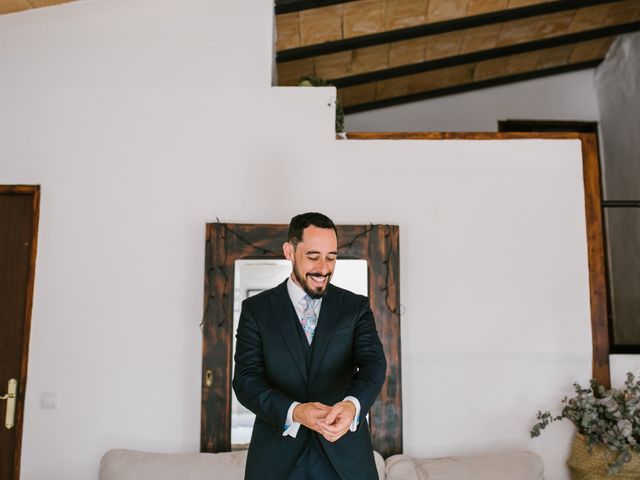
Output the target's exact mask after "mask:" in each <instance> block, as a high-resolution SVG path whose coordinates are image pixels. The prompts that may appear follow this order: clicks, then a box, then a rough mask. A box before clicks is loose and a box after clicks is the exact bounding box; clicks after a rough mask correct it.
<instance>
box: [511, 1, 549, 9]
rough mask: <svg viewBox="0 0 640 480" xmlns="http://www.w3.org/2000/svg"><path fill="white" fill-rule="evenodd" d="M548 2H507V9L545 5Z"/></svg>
mask: <svg viewBox="0 0 640 480" xmlns="http://www.w3.org/2000/svg"><path fill="white" fill-rule="evenodd" d="M548 1H549V0H509V8H518V7H526V6H528V5H537V4H539V3H546V2H548Z"/></svg>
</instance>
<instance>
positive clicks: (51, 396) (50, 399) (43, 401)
mask: <svg viewBox="0 0 640 480" xmlns="http://www.w3.org/2000/svg"><path fill="white" fill-rule="evenodd" d="M59 406H60V397H59V396H58V392H40V408H41V409H43V410H57V409H58V407H59Z"/></svg>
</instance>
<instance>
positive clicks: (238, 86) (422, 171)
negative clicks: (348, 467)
mask: <svg viewBox="0 0 640 480" xmlns="http://www.w3.org/2000/svg"><path fill="white" fill-rule="evenodd" d="M271 15H272V12H271V6H270V4H269V2H260V3H255V4H252V5H251V10H250V12H247V8H246V5H244V4H243V3H242V2H226V3H220V2H210V1H208V0H190V1H189V2H172V1H169V0H109V1H106V0H105V1H102V0H95V1H82V2H77V3H72V4H67V5H64V6H60V7H55V8H52V9H43V10H35V11H31V12H27V13H21V14H15V15H8V16H3V17H0V71H1V74H0V162H1V163H0V183H5V184H15V183H26V184H34V183H37V184H40V185H42V203H41V215H40V237H39V250H38V260H37V272H36V286H35V304H34V311H33V325H32V335H31V350H30V360H29V362H30V363H29V379H28V391H27V399H26V414H25V433H24V442H23V462H22V478H23V479H27V480H45V479H46V480H58V479H59V480H63V479H64V480H80V479H83V480H84V479H90V478H96V473H97V469H98V462H99V459H100V456H101V455H102V454H103V453H104V452H105V451H106V450H107V449H109V448H114V447H125V448H134V449H143V450H153V451H165V452H167V451H197V449H198V445H199V421H200V420H199V417H200V363H201V361H200V355H201V335H200V330H199V328H198V324H199V323H200V319H201V315H202V290H203V265H204V226H205V223H207V222H211V221H215V219H216V217H219V218H220V219H221V220H222V221H229V222H256V223H263V222H264V223H285V222H287V221H288V219H289V218H290V217H291V216H292V215H294V214H295V213H299V212H300V211H305V210H322V211H324V212H326V213H327V214H329V215H330V216H332V217H333V218H334V220H335V221H336V222H337V223H369V222H378V223H393V224H398V225H399V226H400V238H401V246H400V252H401V259H400V261H401V288H402V291H401V302H402V304H403V305H404V310H405V314H404V316H403V318H402V334H403V336H402V341H403V344H402V360H403V373H402V374H403V389H404V414H405V416H404V441H405V449H406V451H407V452H408V453H411V454H416V455H422V456H431V455H449V454H460V453H480V452H485V451H495V450H498V449H512V448H527V449H531V450H533V451H536V452H538V453H540V454H542V455H543V457H544V460H545V464H546V468H547V479H548V480H559V479H566V478H567V474H566V471H565V466H564V460H565V458H566V453H567V450H568V446H569V442H570V437H571V432H572V430H571V428H570V426H568V425H558V426H554V428H553V429H551V431H549V432H545V437H546V438H544V437H543V438H542V439H538V440H530V439H529V438H528V430H529V428H530V427H531V425H532V423H533V422H534V416H535V412H536V411H537V410H539V409H544V408H552V407H556V406H559V401H560V399H561V398H562V397H563V396H564V395H565V394H567V393H569V392H570V384H571V382H572V381H574V380H580V381H585V380H586V379H587V378H588V377H589V373H590V363H591V362H590V358H591V339H590V338H591V334H590V327H589V325H590V323H589V299H588V272H587V257H586V255H587V250H586V239H585V221H584V207H583V190H582V177H581V160H580V145H579V143H578V142H577V141H540V140H537V141H536V140H534V141H502V142H496V141H424V142H419V141H395V142H391V141H386V142H385V141H336V140H335V139H334V134H333V131H332V129H333V114H332V107H331V106H328V105H327V104H328V103H330V100H331V98H332V97H333V96H334V91H333V90H332V89H295V88H294V89H291V88H271V87H270V86H269V84H270V67H271V60H270V52H269V46H270V45H271V35H272V31H271V28H272V21H271ZM42 392H58V393H59V396H60V405H59V408H58V409H57V410H42V409H40V408H39V398H40V395H41V394H42Z"/></svg>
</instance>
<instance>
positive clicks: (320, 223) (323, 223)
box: [287, 212, 338, 247]
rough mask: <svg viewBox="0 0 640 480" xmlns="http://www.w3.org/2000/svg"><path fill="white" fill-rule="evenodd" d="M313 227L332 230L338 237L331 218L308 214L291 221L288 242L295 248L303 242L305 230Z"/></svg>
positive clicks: (318, 214) (315, 213)
mask: <svg viewBox="0 0 640 480" xmlns="http://www.w3.org/2000/svg"><path fill="white" fill-rule="evenodd" d="M311 225H313V226H314V227H318V228H332V229H333V231H334V232H336V237H337V236H338V229H337V228H336V226H335V224H334V223H333V221H332V220H331V219H330V218H329V217H327V216H326V215H323V214H322V213H318V212H307V213H301V214H300V215H296V216H295V217H293V218H292V219H291V222H290V223H289V234H288V235H287V241H288V242H289V243H291V244H292V245H293V246H294V247H295V246H296V245H297V244H298V243H300V242H301V241H302V233H303V232H304V229H305V228H307V227H310V226H311Z"/></svg>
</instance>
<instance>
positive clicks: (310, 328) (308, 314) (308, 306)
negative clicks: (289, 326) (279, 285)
mask: <svg viewBox="0 0 640 480" xmlns="http://www.w3.org/2000/svg"><path fill="white" fill-rule="evenodd" d="M302 302H303V305H304V311H303V312H302V318H301V319H300V323H301V324H302V329H303V330H304V334H305V335H306V336H307V342H309V345H311V342H312V341H313V333H314V332H315V330H316V326H317V325H318V315H317V314H316V310H315V307H316V305H317V304H318V302H319V299H317V298H311V297H310V296H309V295H305V296H304V297H303V298H302Z"/></svg>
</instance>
